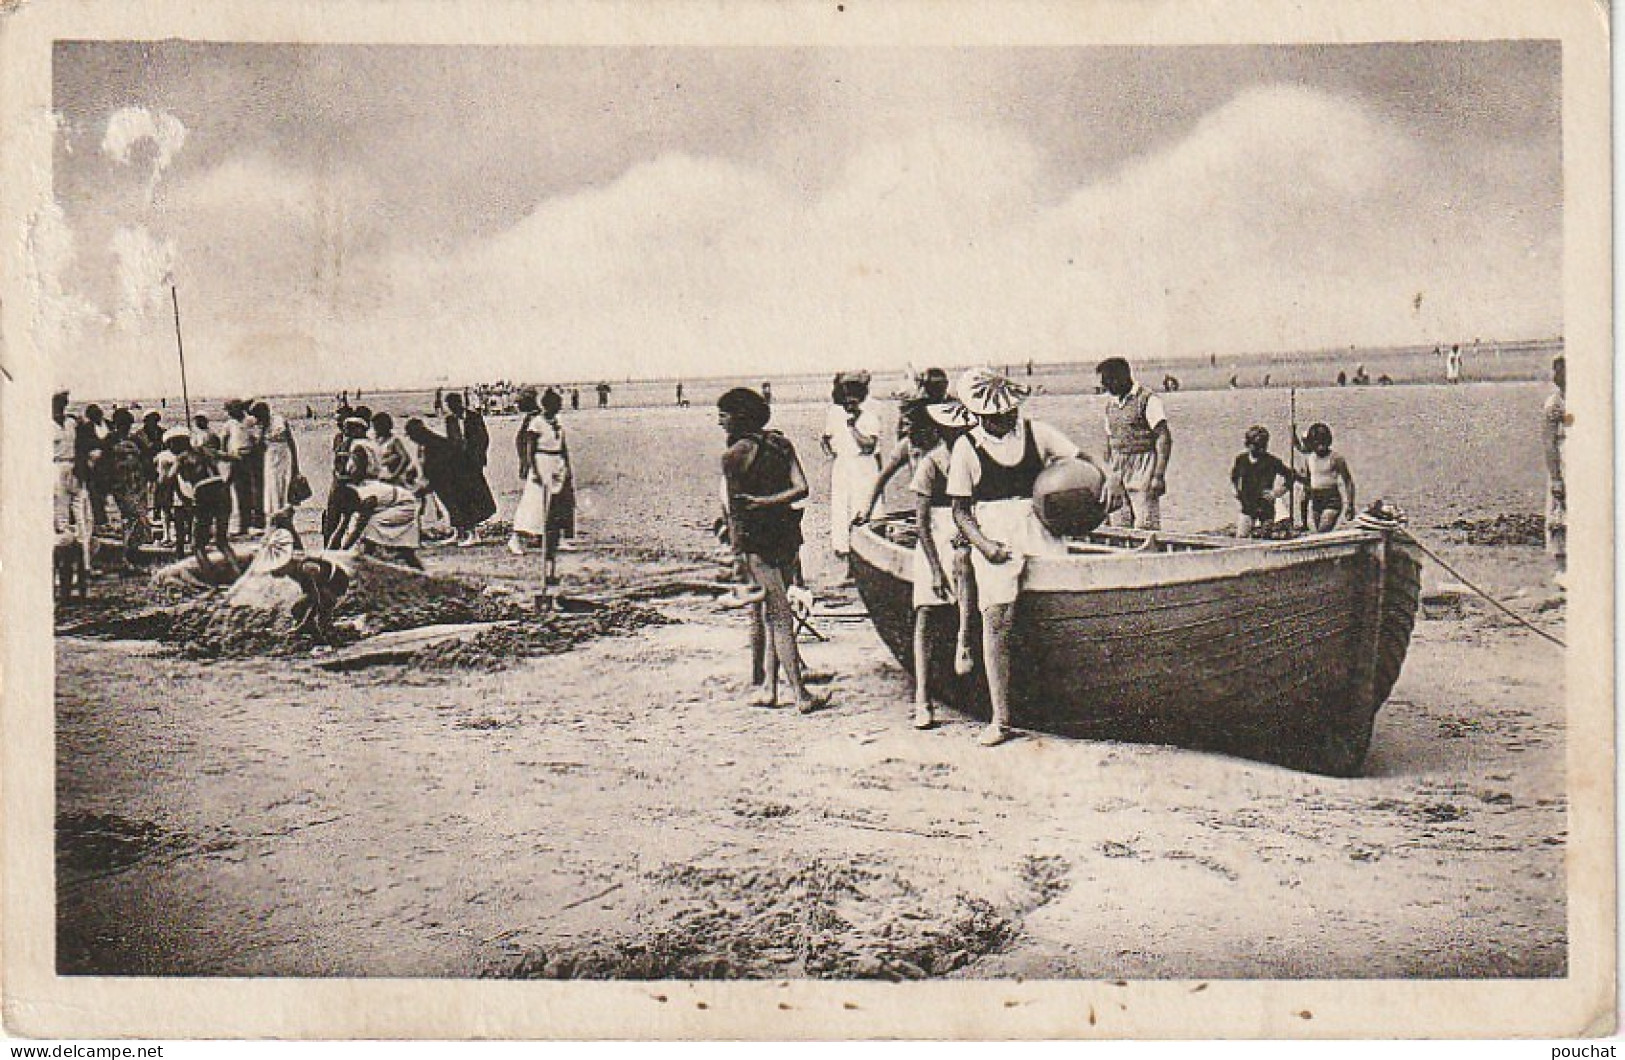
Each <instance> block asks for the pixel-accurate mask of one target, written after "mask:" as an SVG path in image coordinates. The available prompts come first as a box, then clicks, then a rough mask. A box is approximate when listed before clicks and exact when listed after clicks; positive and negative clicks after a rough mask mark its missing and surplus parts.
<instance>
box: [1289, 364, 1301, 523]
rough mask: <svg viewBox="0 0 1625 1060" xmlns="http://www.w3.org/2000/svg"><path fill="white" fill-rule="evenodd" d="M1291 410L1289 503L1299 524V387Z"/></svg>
mask: <svg viewBox="0 0 1625 1060" xmlns="http://www.w3.org/2000/svg"><path fill="white" fill-rule="evenodd" d="M1290 401H1291V402H1292V408H1291V411H1290V412H1289V413H1288V420H1287V431H1288V433H1289V435H1290V438H1289V440H1288V441H1287V447H1288V448H1287V463H1288V465H1289V466H1290V467H1291V468H1292V482H1291V485H1290V487H1289V488H1288V490H1287V496H1288V498H1290V499H1289V501H1288V503H1290V504H1291V505H1292V525H1293V526H1297V525H1298V388H1297V387H1293V388H1292V391H1291V398H1290Z"/></svg>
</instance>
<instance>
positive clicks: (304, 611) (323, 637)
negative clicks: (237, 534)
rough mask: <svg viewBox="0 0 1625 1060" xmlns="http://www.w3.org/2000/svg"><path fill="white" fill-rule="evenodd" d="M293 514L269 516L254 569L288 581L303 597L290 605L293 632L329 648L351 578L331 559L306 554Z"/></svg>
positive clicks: (284, 512)
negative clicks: (336, 614)
mask: <svg viewBox="0 0 1625 1060" xmlns="http://www.w3.org/2000/svg"><path fill="white" fill-rule="evenodd" d="M293 511H294V510H293V508H292V507H287V508H283V509H281V510H279V511H277V512H275V513H273V514H272V515H271V518H270V529H269V530H268V531H267V532H266V535H265V541H264V542H263V543H262V544H261V545H260V552H259V555H258V556H256V557H255V560H256V565H263V568H264V570H265V572H266V573H267V574H271V575H274V576H276V577H280V578H287V579H289V580H290V581H292V582H293V583H294V584H295V585H297V586H299V589H300V591H301V592H302V593H303V594H304V598H303V599H301V600H300V601H299V602H298V603H296V604H294V605H293V617H294V620H295V622H296V623H297V625H296V626H295V627H294V628H295V630H296V631H297V632H300V633H310V634H314V635H315V636H316V638H317V639H318V640H320V641H322V642H323V643H325V644H332V643H333V642H334V635H333V612H334V609H335V608H336V607H337V606H338V601H339V598H340V597H342V596H343V595H344V594H345V593H346V592H348V591H349V588H350V574H349V572H348V571H346V570H345V569H344V567H343V566H341V565H340V564H339V563H338V562H337V561H335V560H334V559H333V558H332V557H331V556H329V555H326V554H320V553H318V554H314V555H312V554H310V553H307V552H306V551H305V543H304V540H303V539H302V538H300V536H299V531H298V530H297V529H296V528H295V527H294V525H293Z"/></svg>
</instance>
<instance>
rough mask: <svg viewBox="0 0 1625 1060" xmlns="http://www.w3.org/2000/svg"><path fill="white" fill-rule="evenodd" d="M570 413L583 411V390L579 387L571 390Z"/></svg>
mask: <svg viewBox="0 0 1625 1060" xmlns="http://www.w3.org/2000/svg"><path fill="white" fill-rule="evenodd" d="M570 411H571V412H580V411H581V389H580V388H579V387H571V388H570Z"/></svg>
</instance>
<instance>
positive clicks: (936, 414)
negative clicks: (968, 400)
mask: <svg viewBox="0 0 1625 1060" xmlns="http://www.w3.org/2000/svg"><path fill="white" fill-rule="evenodd" d="M925 414H926V415H927V416H930V417H931V420H932V422H934V423H936V424H937V425H938V426H940V427H974V426H976V417H975V416H973V415H971V411H970V409H968V408H966V407H965V406H964V404H963V403H962V402H959V401H939V402H936V403H934V404H930V405H927V406H925Z"/></svg>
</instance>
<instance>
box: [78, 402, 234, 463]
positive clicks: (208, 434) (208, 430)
mask: <svg viewBox="0 0 1625 1060" xmlns="http://www.w3.org/2000/svg"><path fill="white" fill-rule="evenodd" d="M87 411H88V410H87ZM192 448H194V449H208V450H210V451H211V452H213V453H216V454H218V453H219V452H220V435H218V434H216V433H215V431H214V429H213V428H212V427H210V426H209V417H207V416H205V415H204V414H203V413H201V412H200V413H198V414H197V415H196V416H193V417H192Z"/></svg>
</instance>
